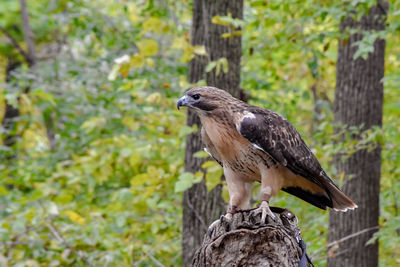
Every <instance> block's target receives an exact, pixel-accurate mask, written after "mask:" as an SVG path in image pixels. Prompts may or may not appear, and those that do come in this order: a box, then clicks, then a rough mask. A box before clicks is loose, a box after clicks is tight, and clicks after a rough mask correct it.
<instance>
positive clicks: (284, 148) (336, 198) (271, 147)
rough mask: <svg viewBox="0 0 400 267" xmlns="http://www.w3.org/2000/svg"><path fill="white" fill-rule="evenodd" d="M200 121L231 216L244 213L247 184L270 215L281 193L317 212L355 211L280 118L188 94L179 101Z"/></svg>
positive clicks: (216, 92) (207, 91) (220, 94)
mask: <svg viewBox="0 0 400 267" xmlns="http://www.w3.org/2000/svg"><path fill="white" fill-rule="evenodd" d="M180 106H187V107H189V108H192V109H193V110H194V111H196V113H197V114H198V115H199V117H200V119H201V122H202V125H203V128H202V138H203V141H204V144H205V146H206V149H207V151H208V152H209V154H210V155H211V156H212V157H213V158H214V159H215V160H217V161H218V162H219V163H220V164H221V165H222V166H223V169H224V174H225V177H226V180H227V185H228V190H229V194H230V208H229V209H228V211H230V212H232V211H235V210H238V209H245V208H247V207H248V202H249V199H250V195H251V183H252V182H253V181H260V182H261V192H260V193H261V194H260V195H261V196H260V197H261V200H262V201H263V202H262V204H261V207H260V208H259V210H257V211H256V212H261V213H262V217H263V219H265V216H266V215H267V214H269V215H270V216H273V214H272V213H271V212H270V210H269V207H268V201H269V199H270V197H271V196H273V195H276V194H277V193H278V191H279V190H283V191H286V192H288V193H290V194H292V195H295V196H297V197H299V198H301V199H303V200H305V201H307V202H309V203H311V204H313V205H315V206H316V207H319V208H321V209H326V207H330V208H333V209H335V210H341V211H346V210H347V209H354V208H356V207H357V205H356V204H355V203H354V202H353V201H351V200H350V199H349V198H348V197H347V196H346V195H345V194H344V193H343V192H342V191H340V189H339V188H338V187H337V186H336V185H335V184H334V183H333V181H332V180H331V179H330V178H329V177H328V175H327V174H326V173H325V171H324V170H323V169H322V167H321V165H320V164H319V162H318V160H317V158H316V157H315V156H314V154H313V153H312V152H311V150H310V149H309V148H308V146H307V145H306V144H305V142H304V141H303V139H302V138H301V136H300V134H299V133H298V132H297V130H296V129H295V128H294V127H293V125H292V124H291V123H290V122H289V121H288V120H286V119H285V118H284V117H282V116H280V115H279V114H277V113H275V112H273V111H271V110H268V109H264V108H260V107H255V106H252V105H249V104H247V103H245V102H242V101H240V100H238V99H235V98H234V97H232V96H231V95H230V94H229V93H227V92H226V91H224V90H220V89H217V88H214V87H197V88H193V89H190V90H189V91H187V92H186V94H185V95H184V96H183V97H182V98H181V99H180V100H179V101H178V108H179V107H180Z"/></svg>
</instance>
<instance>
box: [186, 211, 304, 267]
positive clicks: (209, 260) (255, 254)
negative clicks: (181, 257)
mask: <svg viewBox="0 0 400 267" xmlns="http://www.w3.org/2000/svg"><path fill="white" fill-rule="evenodd" d="M271 210H273V211H274V213H275V211H276V210H278V209H277V208H274V209H272V208H271ZM250 211H251V210H247V211H242V212H239V213H236V214H234V215H233V219H232V222H230V223H228V222H225V221H223V222H222V223H219V225H218V226H217V227H216V228H215V229H214V231H213V232H211V233H210V234H206V235H205V236H204V240H203V244H202V246H201V247H200V248H199V249H198V250H197V251H196V253H195V255H194V257H193V262H192V266H193V267H200V266H202V267H204V266H207V267H209V266H210V267H211V266H281V267H293V266H296V267H297V266H298V265H299V262H300V259H301V256H302V249H301V247H300V245H299V244H298V241H297V239H296V235H298V233H299V228H298V227H297V219H296V217H295V216H294V214H293V213H291V212H290V211H288V210H285V212H282V213H275V214H276V216H277V218H278V220H277V221H276V222H275V221H273V220H271V219H270V218H267V220H268V222H267V223H263V224H261V223H260V217H261V216H260V215H258V216H256V217H254V218H253V217H251V216H250ZM288 217H293V218H292V219H288Z"/></svg>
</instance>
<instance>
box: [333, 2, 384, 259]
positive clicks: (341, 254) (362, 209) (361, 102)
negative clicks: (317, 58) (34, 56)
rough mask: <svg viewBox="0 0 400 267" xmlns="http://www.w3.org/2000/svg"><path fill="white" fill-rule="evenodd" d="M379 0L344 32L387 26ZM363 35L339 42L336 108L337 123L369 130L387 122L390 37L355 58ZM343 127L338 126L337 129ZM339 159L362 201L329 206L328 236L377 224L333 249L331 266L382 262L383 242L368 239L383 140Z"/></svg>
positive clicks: (349, 188)
mask: <svg viewBox="0 0 400 267" xmlns="http://www.w3.org/2000/svg"><path fill="white" fill-rule="evenodd" d="M378 3H379V4H378V5H377V6H375V7H373V8H371V10H370V12H369V15H364V16H363V17H362V19H361V20H360V21H354V20H353V19H351V18H350V16H349V17H347V18H346V19H345V20H344V21H343V22H342V23H341V24H340V30H341V32H345V30H346V28H349V29H358V30H361V31H366V32H370V31H382V30H384V29H385V17H386V10H387V5H384V4H383V3H381V2H380V1H379V2H378ZM362 37H363V36H362V34H361V33H356V34H352V35H351V36H350V38H349V39H348V40H346V41H344V40H342V41H340V42H339V52H338V62H337V78H336V94H335V109H334V114H335V122H336V123H340V124H342V125H345V126H347V127H349V126H361V125H363V129H362V130H367V129H370V128H371V127H373V126H379V127H381V126H382V108H383V84H382V82H381V79H382V78H383V76H384V55H385V40H383V39H377V40H376V41H375V43H374V51H373V52H372V53H370V54H369V56H368V58H367V59H366V60H364V59H362V58H358V59H356V60H354V59H353V56H354V53H355V52H356V51H357V49H358V47H357V46H355V45H354V44H355V43H356V42H357V41H359V40H361V39H362ZM339 129H340V128H339V127H337V128H336V131H337V132H338V131H339ZM355 138H359V136H355ZM334 165H335V166H336V168H337V170H338V173H345V175H346V176H347V177H348V176H349V175H351V176H352V178H351V179H347V180H346V181H345V183H344V186H343V191H344V193H345V194H347V195H348V196H349V197H350V198H351V199H353V200H354V201H355V202H356V203H357V204H358V209H356V210H355V211H351V212H347V213H340V212H335V211H331V212H330V219H329V234H328V236H329V237H328V239H329V242H335V241H336V240H339V239H341V238H343V237H345V236H349V235H351V234H353V233H356V232H359V231H361V230H363V229H367V228H371V229H373V230H371V231H367V232H365V233H364V234H362V235H356V236H354V237H353V238H351V239H348V240H346V241H345V242H342V243H340V245H338V246H335V247H334V248H333V249H330V250H329V251H328V266H329V267H334V266H365V267H369V266H371V267H372V266H378V243H377V242H374V243H373V244H370V245H368V246H367V245H366V242H367V241H368V240H369V239H370V238H371V237H372V236H373V234H374V232H376V230H375V229H376V228H377V226H378V219H379V183H380V168H381V148H380V146H379V145H378V146H377V147H376V149H374V150H373V151H371V152H368V151H367V150H366V149H363V150H359V151H357V152H356V153H355V154H354V155H352V156H351V157H350V158H348V159H347V160H346V161H345V162H343V161H342V160H341V159H340V155H338V156H337V157H336V158H335V160H334ZM373 227H375V228H373Z"/></svg>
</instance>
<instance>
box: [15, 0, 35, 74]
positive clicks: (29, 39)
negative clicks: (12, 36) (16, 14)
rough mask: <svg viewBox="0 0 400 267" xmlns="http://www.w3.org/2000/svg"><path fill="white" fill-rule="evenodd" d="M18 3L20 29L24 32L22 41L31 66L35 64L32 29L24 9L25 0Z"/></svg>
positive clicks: (25, 8)
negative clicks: (20, 21)
mask: <svg viewBox="0 0 400 267" xmlns="http://www.w3.org/2000/svg"><path fill="white" fill-rule="evenodd" d="M19 2H20V5H21V19H22V29H23V32H24V40H25V42H26V44H27V47H28V53H27V55H28V56H27V61H28V64H29V66H33V65H35V63H36V48H35V42H34V40H33V33H32V29H31V26H30V24H29V15H28V9H27V7H26V0H20V1H19Z"/></svg>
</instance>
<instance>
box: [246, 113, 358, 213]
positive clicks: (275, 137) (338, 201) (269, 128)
mask: <svg viewBox="0 0 400 267" xmlns="http://www.w3.org/2000/svg"><path fill="white" fill-rule="evenodd" d="M248 108H249V110H247V112H251V113H252V114H254V117H244V118H243V120H242V121H241V124H240V127H239V129H238V130H239V132H240V134H241V135H242V136H243V137H245V138H246V139H248V140H249V141H250V142H251V143H253V144H255V145H257V146H258V147H260V148H261V149H263V150H264V151H265V153H267V154H268V155H270V156H271V157H272V158H274V159H275V160H276V161H278V162H279V163H280V164H282V165H283V166H286V167H287V168H288V169H289V170H291V171H292V172H293V173H294V174H297V175H299V176H302V177H304V178H306V179H308V180H309V181H311V182H312V183H314V184H317V185H318V186H319V187H321V189H323V191H325V192H323V191H322V192H311V190H308V189H307V188H302V187H301V186H300V183H299V186H290V187H286V188H282V190H283V191H285V192H287V193H290V194H292V195H295V196H297V197H299V198H301V199H303V200H305V201H307V202H309V203H311V204H313V205H315V206H316V207H319V208H321V209H326V207H327V206H328V207H331V208H335V209H339V210H346V209H347V208H354V207H356V205H355V204H354V203H353V202H352V201H351V200H350V199H349V198H348V197H347V196H345V195H344V194H343V193H342V192H341V191H340V190H339V188H337V187H336V185H334V183H333V181H332V180H331V179H330V178H329V177H328V176H327V175H326V174H325V172H324V171H323V169H322V167H321V165H320V164H319V162H318V160H317V158H316V157H315V156H314V154H313V153H312V152H311V150H310V149H309V148H308V147H307V145H306V144H305V142H304V141H303V139H302V138H301V136H300V134H299V133H298V132H297V130H296V129H295V128H294V127H293V125H291V124H290V122H289V121H287V120H286V119H284V118H283V117H281V116H280V115H278V114H276V113H274V112H272V111H269V110H265V109H261V108H256V107H252V106H251V107H248Z"/></svg>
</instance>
